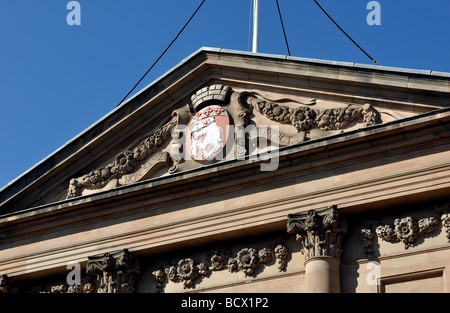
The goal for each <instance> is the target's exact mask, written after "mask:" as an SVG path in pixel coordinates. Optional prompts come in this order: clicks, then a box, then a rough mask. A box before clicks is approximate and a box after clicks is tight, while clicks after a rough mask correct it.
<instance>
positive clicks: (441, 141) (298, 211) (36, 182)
mask: <svg viewBox="0 0 450 313" xmlns="http://www.w3.org/2000/svg"><path fill="white" fill-rule="evenodd" d="M449 95H450V75H449V74H446V73H438V72H434V71H422V70H407V69H398V68H388V67H381V66H375V65H374V66H370V65H361V64H354V63H343V62H328V61H321V60H312V59H304V58H296V57H285V56H277V55H267V54H261V53H247V52H238V51H230V50H223V49H214V48H202V49H200V50H198V51H197V52H195V53H194V54H192V55H191V56H189V57H188V58H186V59H185V60H183V61H182V62H181V63H180V64H178V65H177V66H176V67H174V68H173V69H172V70H170V71H169V72H167V73H166V74H165V75H164V76H162V77H161V78H160V79H158V80H156V81H155V82H154V83H152V84H150V85H149V86H147V87H145V88H144V89H143V90H142V91H140V92H139V93H138V94H136V95H135V96H134V97H132V98H131V99H129V100H128V101H127V102H125V103H123V104H122V105H120V106H118V107H117V108H115V109H114V110H113V111H112V112H110V113H109V114H107V115H106V116H105V117H103V118H102V119H101V120H99V121H98V122H97V123H95V124H94V125H92V126H91V127H90V128H89V129H87V130H86V131H84V132H83V133H81V134H80V135H78V136H77V137H76V138H74V139H73V140H71V141H70V142H68V143H67V144H65V145H64V146H63V147H61V148H60V149H59V150H58V151H56V152H55V153H53V154H52V155H50V156H49V157H47V158H46V159H44V160H43V161H42V162H40V163H39V164H37V165H36V166H35V167H33V168H32V169H31V170H29V171H28V172H26V173H25V174H23V175H22V176H20V177H19V178H18V179H17V180H15V181H14V182H13V183H11V184H10V185H8V186H6V187H4V188H3V189H2V190H1V191H0V275H1V279H0V290H1V291H2V292H5V293H13V292H22V293H33V292H64V293H65V292H83V293H88V292H93V293H95V292H107V293H128V292H136V293H179V292H220V293H228V292H234V293H241V292H251V293H260V292H268V293H271V292H273V293H303V292H323V293H328V292H342V293H355V292H356V293H377V292H399V291H400V292H413V293H414V292H448V291H449V290H450V273H449V272H450V271H449V269H450V244H449V239H450V206H449V202H450V130H449V128H450V108H449V105H450V100H449V99H450V97H449ZM72 283H73V284H74V285H73V284H72Z"/></svg>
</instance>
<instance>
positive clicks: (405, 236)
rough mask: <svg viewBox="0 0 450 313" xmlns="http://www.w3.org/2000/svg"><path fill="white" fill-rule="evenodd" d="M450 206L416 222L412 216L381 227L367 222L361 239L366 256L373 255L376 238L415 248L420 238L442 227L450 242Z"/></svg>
mask: <svg viewBox="0 0 450 313" xmlns="http://www.w3.org/2000/svg"><path fill="white" fill-rule="evenodd" d="M448 207H449V205H446V207H444V208H441V209H437V210H436V211H435V213H434V216H431V217H425V218H422V219H420V220H418V221H417V220H415V219H414V218H413V217H411V216H406V217H403V218H397V219H395V220H394V222H393V225H389V224H385V225H380V224H379V223H377V222H375V221H365V222H364V223H363V225H362V227H361V232H360V238H361V241H362V243H363V247H364V253H365V254H366V256H369V255H372V254H373V249H372V243H373V239H374V238H375V236H378V238H381V239H382V240H384V241H387V242H391V243H397V242H402V243H403V244H404V246H405V249H408V248H410V247H413V246H414V245H415V244H416V242H417V240H418V239H419V238H423V237H427V236H430V235H431V234H432V233H433V232H434V231H435V230H436V229H437V228H438V227H439V224H441V225H442V227H443V229H444V230H445V232H446V233H447V239H449V242H450V213H447V212H446V211H447V210H448Z"/></svg>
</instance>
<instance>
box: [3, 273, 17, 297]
mask: <svg viewBox="0 0 450 313" xmlns="http://www.w3.org/2000/svg"><path fill="white" fill-rule="evenodd" d="M18 291H19V290H18V288H17V285H16V284H15V282H14V281H13V280H12V279H11V278H9V277H8V275H6V274H3V275H0V293H18Z"/></svg>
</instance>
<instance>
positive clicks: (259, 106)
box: [240, 92, 381, 132]
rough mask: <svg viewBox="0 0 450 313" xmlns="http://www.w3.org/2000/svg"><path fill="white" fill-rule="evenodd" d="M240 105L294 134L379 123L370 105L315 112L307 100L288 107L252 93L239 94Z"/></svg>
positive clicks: (376, 113) (354, 105)
mask: <svg viewBox="0 0 450 313" xmlns="http://www.w3.org/2000/svg"><path fill="white" fill-rule="evenodd" d="M240 98H241V102H242V103H244V104H247V105H248V106H249V107H250V108H251V109H253V110H255V111H257V112H259V113H260V114H262V115H264V116H266V117H267V118H269V119H270V120H272V121H276V122H278V123H281V124H291V125H293V126H294V127H295V128H296V129H297V131H298V132H301V131H308V130H310V129H313V128H319V129H321V130H339V129H343V128H345V127H346V126H348V125H349V124H350V123H351V122H352V121H355V120H357V119H360V118H362V119H363V122H364V124H365V126H372V125H376V124H379V123H381V118H380V113H379V112H378V111H377V110H376V109H375V108H374V107H373V106H372V105H370V104H368V103H367V104H365V105H362V106H361V105H356V104H349V105H348V106H347V107H345V108H332V109H326V110H322V111H320V110H317V109H313V108H310V107H309V106H311V105H314V104H315V103H316V100H315V99H311V100H310V101H309V102H308V103H301V104H302V105H304V106H301V107H297V108H290V107H288V106H285V105H280V104H278V103H275V102H272V101H270V100H267V99H265V98H263V97H262V96H260V95H258V94H257V93H254V92H243V93H241V95H240Z"/></svg>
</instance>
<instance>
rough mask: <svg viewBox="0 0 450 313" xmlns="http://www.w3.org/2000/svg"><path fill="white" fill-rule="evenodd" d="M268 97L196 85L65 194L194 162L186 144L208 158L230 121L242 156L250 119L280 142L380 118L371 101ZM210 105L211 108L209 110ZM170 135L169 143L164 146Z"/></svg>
mask: <svg viewBox="0 0 450 313" xmlns="http://www.w3.org/2000/svg"><path fill="white" fill-rule="evenodd" d="M263 94H264V95H265V93H263ZM266 97H267V96H263V95H261V94H259V93H257V92H251V91H244V92H237V93H233V91H232V88H231V87H230V86H228V85H222V84H213V85H210V86H206V87H203V88H201V89H199V90H198V91H196V92H195V93H194V94H193V95H192V96H191V101H190V103H187V104H185V106H183V107H182V108H180V109H177V110H174V111H173V112H172V114H171V116H170V120H169V117H168V122H167V123H166V124H164V125H162V126H161V127H159V128H158V129H157V130H156V131H154V132H153V133H152V134H151V135H150V136H148V137H147V138H145V139H144V140H143V141H141V142H140V143H138V144H137V145H135V146H133V147H131V148H129V149H127V150H124V151H120V152H118V153H117V154H115V155H114V156H112V157H111V159H110V161H109V163H108V164H106V165H103V166H100V167H98V168H96V169H94V170H91V171H89V172H88V173H87V174H85V175H82V176H80V177H76V178H72V179H70V182H69V187H68V190H67V199H70V198H73V197H77V196H81V195H83V194H87V193H91V192H95V191H100V190H110V189H112V188H115V187H118V186H123V185H129V184H132V183H135V182H137V181H140V180H143V179H147V178H149V177H151V176H152V175H153V174H155V173H157V171H158V170H159V169H160V168H161V167H163V166H166V167H167V172H168V173H169V174H173V173H175V172H177V171H183V170H186V169H189V168H191V167H194V166H195V165H193V163H188V164H184V165H183V164H181V163H183V162H184V161H185V160H184V159H186V156H183V154H182V153H178V152H180V151H181V150H183V151H185V150H184V149H186V151H189V153H191V154H192V155H191V156H190V157H189V158H193V160H195V161H199V162H201V161H205V160H209V161H211V160H212V159H214V157H216V156H219V155H220V153H221V152H222V151H223V149H224V147H225V145H226V143H227V142H228V132H227V125H231V124H234V125H235V126H236V129H237V131H236V134H235V135H236V138H235V143H236V157H237V158H239V159H240V158H242V157H244V156H245V155H247V154H248V153H250V152H249V151H247V150H248V149H247V148H246V143H245V131H244V130H245V127H246V126H248V125H249V124H252V123H254V124H256V126H257V128H258V129H259V130H261V129H262V130H263V131H262V133H259V131H258V136H259V137H264V136H267V138H268V139H270V140H272V139H274V138H275V136H276V137H278V142H279V144H280V145H281V146H287V145H291V144H295V143H299V142H303V141H304V140H305V138H306V135H305V132H307V131H309V130H313V129H318V130H322V131H337V130H343V129H345V128H346V127H349V126H351V125H350V124H351V123H352V122H355V123H359V122H362V123H364V125H365V126H372V125H375V124H379V123H381V117H380V113H379V112H378V111H377V110H376V109H375V108H374V107H373V106H372V105H371V104H369V103H367V104H364V105H359V104H347V105H345V106H342V105H341V107H336V108H335V107H331V108H326V109H317V108H315V105H316V99H309V100H307V101H303V102H302V101H297V100H292V99H287V98H282V99H275V100H270V99H267V98H266ZM231 99H233V100H232V101H231ZM283 102H289V103H291V104H292V103H296V104H298V105H297V106H295V107H292V106H288V105H284V104H282V103H283ZM225 107H226V109H225ZM192 110H193V111H194V112H193V111H192ZM211 110H213V112H214V113H211V114H210V113H209V112H210V111H211ZM252 113H253V114H252ZM255 113H256V114H260V115H262V116H264V117H266V118H268V119H269V120H271V121H273V122H275V123H278V124H288V125H292V126H293V127H294V128H295V130H297V133H294V132H295V131H294V130H293V131H292V132H291V131H289V132H288V133H284V132H276V133H267V134H265V131H264V129H267V125H260V122H259V118H257V117H256V115H255ZM229 114H230V115H229ZM255 117H256V118H255ZM250 120H251V121H250ZM186 125H189V126H188V130H189V134H187V135H186V134H185V135H184V136H183V135H182V133H183V132H182V131H181V129H184V126H186ZM352 125H353V124H352ZM178 126H181V127H178ZM241 126H242V130H240V129H241ZM292 133H293V134H292ZM186 136H187V137H188V138H186ZM272 136H273V138H272ZM317 136H319V137H322V136H325V135H323V134H319V135H317ZM169 138H171V140H170V142H169V143H168V145H167V146H164V147H163V145H164V144H165V143H167V142H168V140H169ZM186 139H187V140H186ZM183 144H184V145H186V146H185V147H183V149H181V150H180V149H177V148H181V145H183ZM189 145H190V146H189ZM169 146H170V147H171V148H172V149H171V150H170V153H169V152H168V149H166V148H165V147H169ZM188 146H189V147H188ZM211 147H212V148H211ZM164 149H166V150H164ZM183 153H184V152H183ZM194 164H195V163H194ZM86 190H87V192H86Z"/></svg>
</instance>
